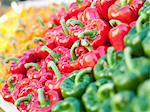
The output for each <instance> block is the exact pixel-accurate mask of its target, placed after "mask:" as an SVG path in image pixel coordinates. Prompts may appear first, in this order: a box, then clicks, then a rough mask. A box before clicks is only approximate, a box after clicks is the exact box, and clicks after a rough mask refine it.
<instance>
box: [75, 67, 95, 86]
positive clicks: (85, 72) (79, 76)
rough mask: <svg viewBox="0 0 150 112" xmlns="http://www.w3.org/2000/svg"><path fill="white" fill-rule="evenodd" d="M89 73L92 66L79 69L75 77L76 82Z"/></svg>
mask: <svg viewBox="0 0 150 112" xmlns="http://www.w3.org/2000/svg"><path fill="white" fill-rule="evenodd" d="M88 73H92V68H91V67H88V68H85V69H83V70H81V71H79V72H78V73H77V75H76V77H75V84H78V83H79V82H80V80H81V77H82V76H83V75H85V74H88Z"/></svg>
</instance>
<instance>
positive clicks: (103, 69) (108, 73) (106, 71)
mask: <svg viewBox="0 0 150 112" xmlns="http://www.w3.org/2000/svg"><path fill="white" fill-rule="evenodd" d="M122 59H123V52H122V51H120V52H118V53H116V52H115V50H114V48H113V47H109V48H108V51H107V54H106V56H104V57H103V58H101V59H100V60H98V63H97V64H96V65H95V67H94V77H95V79H96V80H98V79H100V78H104V77H105V78H110V79H111V78H112V71H113V70H114V69H115V65H116V64H117V63H118V62H119V61H120V60H122Z"/></svg>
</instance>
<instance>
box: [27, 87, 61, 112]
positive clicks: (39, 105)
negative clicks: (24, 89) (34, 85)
mask: <svg viewBox="0 0 150 112" xmlns="http://www.w3.org/2000/svg"><path fill="white" fill-rule="evenodd" d="M59 100H60V97H59V94H58V93H57V92H56V91H54V90H51V91H47V92H46V91H45V90H44V89H43V88H39V89H38V96H37V99H36V100H35V101H33V102H31V105H30V109H29V112H51V109H52V107H53V106H54V105H55V104H56V103H57V102H58V101H59Z"/></svg>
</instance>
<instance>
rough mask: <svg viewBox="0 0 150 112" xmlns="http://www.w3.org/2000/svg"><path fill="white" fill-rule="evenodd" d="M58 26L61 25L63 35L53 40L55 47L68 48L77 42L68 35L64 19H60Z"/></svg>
mask: <svg viewBox="0 0 150 112" xmlns="http://www.w3.org/2000/svg"><path fill="white" fill-rule="evenodd" d="M60 24H61V25H62V28H63V31H64V33H65V35H61V36H60V35H59V36H56V39H55V41H56V45H57V46H64V47H67V48H70V47H71V46H72V44H73V43H74V42H75V41H76V40H77V38H76V37H72V36H70V35H69V30H68V28H67V26H66V23H65V20H64V19H62V20H61V21H60Z"/></svg>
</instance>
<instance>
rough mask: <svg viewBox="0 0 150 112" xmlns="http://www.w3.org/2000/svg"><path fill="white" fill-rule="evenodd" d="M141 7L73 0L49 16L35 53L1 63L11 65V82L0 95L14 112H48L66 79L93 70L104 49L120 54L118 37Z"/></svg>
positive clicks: (135, 2) (120, 0) (125, 1)
mask: <svg viewBox="0 0 150 112" xmlns="http://www.w3.org/2000/svg"><path fill="white" fill-rule="evenodd" d="M143 4H144V0H76V2H73V3H71V4H70V5H69V6H66V7H65V8H62V9H61V10H60V11H58V12H56V14H54V15H51V16H50V20H49V21H50V22H51V25H50V27H49V28H48V29H46V31H45V35H44V37H38V38H36V39H34V41H33V42H35V43H37V46H36V47H35V48H33V49H29V50H28V51H26V52H24V53H23V54H22V55H20V56H18V57H9V58H6V59H5V62H7V63H8V62H11V63H10V74H11V76H10V78H9V79H8V80H7V81H5V82H4V84H3V88H2V91H1V95H2V96H3V98H4V99H5V100H6V101H8V102H11V103H13V104H14V105H16V106H17V108H18V110H19V111H20V112H51V111H52V108H53V106H54V105H55V104H56V103H58V102H60V101H61V100H63V99H64V98H63V96H62V91H61V90H60V87H61V84H62V82H63V81H64V80H65V79H66V78H67V77H71V76H72V74H77V73H75V72H79V71H82V70H85V69H87V68H88V69H90V70H91V69H93V68H94V66H95V64H97V61H98V60H99V59H100V58H102V57H103V56H105V54H106V53H107V48H108V47H110V46H113V47H114V49H115V51H116V52H119V51H122V50H124V48H125V45H124V37H125V35H126V34H128V32H129V31H130V29H131V28H132V27H134V26H135V25H136V20H137V19H138V16H139V15H138V11H139V9H140V8H141V7H142V6H143ZM90 75H91V77H93V73H90ZM78 80H79V79H78ZM93 80H95V79H93ZM70 112H71V111H70ZM72 112H79V111H72Z"/></svg>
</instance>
